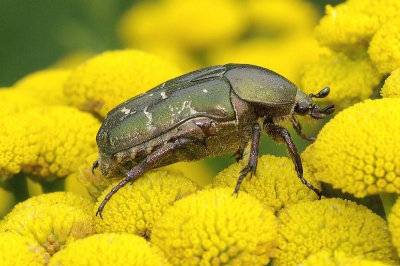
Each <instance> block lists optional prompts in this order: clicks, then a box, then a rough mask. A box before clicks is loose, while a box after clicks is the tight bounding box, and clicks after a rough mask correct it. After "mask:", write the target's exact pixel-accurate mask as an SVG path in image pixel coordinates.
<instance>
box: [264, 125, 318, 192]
mask: <svg viewBox="0 0 400 266" xmlns="http://www.w3.org/2000/svg"><path fill="white" fill-rule="evenodd" d="M264 130H265V132H266V133H267V134H268V136H269V137H270V138H271V139H272V140H274V141H275V142H282V141H284V142H285V144H286V147H287V149H288V153H289V155H290V157H291V158H292V161H293V163H294V166H295V169H296V172H297V176H298V177H299V178H300V180H301V182H302V183H303V184H304V185H306V186H307V187H308V188H309V189H311V190H312V191H314V192H315V194H317V195H318V198H319V199H321V195H322V193H321V191H320V190H318V189H316V188H315V187H314V186H313V185H311V184H310V183H308V182H307V180H306V179H305V178H304V177H303V164H302V162H301V158H300V155H299V153H298V152H297V148H296V146H295V145H294V143H293V140H292V138H291V137H290V134H289V131H288V130H287V129H286V128H284V127H282V126H280V125H276V124H273V123H264Z"/></svg>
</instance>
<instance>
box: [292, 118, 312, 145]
mask: <svg viewBox="0 0 400 266" xmlns="http://www.w3.org/2000/svg"><path fill="white" fill-rule="evenodd" d="M290 121H292V125H293V128H294V130H296V133H297V135H299V136H300V137H301V138H302V139H305V140H308V141H315V138H314V137H308V136H306V135H304V134H303V132H301V125H300V122H299V120H298V119H297V117H296V116H295V115H292V117H291V118H290Z"/></svg>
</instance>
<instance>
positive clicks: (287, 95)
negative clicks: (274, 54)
mask: <svg viewBox="0 0 400 266" xmlns="http://www.w3.org/2000/svg"><path fill="white" fill-rule="evenodd" d="M224 77H226V78H227V79H228V80H229V82H230V84H231V86H232V89H233V90H234V92H235V93H236V94H237V95H238V96H239V97H240V98H241V99H243V100H245V101H247V102H251V103H259V104H261V105H263V106H265V107H281V106H287V107H288V108H292V107H293V105H294V100H295V97H296V93H297V90H298V89H297V87H296V85H294V84H293V83H292V82H290V81H289V80H287V79H286V78H285V77H283V76H281V75H279V74H278V73H275V72H273V71H271V70H269V69H266V68H262V67H258V66H253V65H245V64H241V65H238V64H228V65H226V72H225V74H224Z"/></svg>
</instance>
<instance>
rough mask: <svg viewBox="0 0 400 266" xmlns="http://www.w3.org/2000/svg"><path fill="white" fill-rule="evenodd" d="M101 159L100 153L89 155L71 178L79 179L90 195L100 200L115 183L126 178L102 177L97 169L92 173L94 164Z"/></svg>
mask: <svg viewBox="0 0 400 266" xmlns="http://www.w3.org/2000/svg"><path fill="white" fill-rule="evenodd" d="M98 157H99V155H98V153H97V152H96V153H93V154H91V155H89V156H88V157H87V158H86V159H85V161H84V162H83V163H82V164H81V165H80V166H79V168H78V171H76V172H74V173H72V174H71V176H70V177H71V178H74V177H75V178H77V179H78V181H79V182H80V183H81V184H82V185H84V186H85V188H86V190H87V191H88V192H89V194H90V195H91V196H92V197H94V198H96V199H97V198H98V197H100V196H101V194H102V193H103V191H104V190H105V189H106V188H107V187H108V186H109V185H110V184H111V183H113V182H116V181H120V180H121V178H123V177H124V176H116V177H114V178H104V177H103V176H102V175H101V172H100V168H99V167H98V168H96V169H95V171H94V174H93V173H92V166H93V162H94V161H96V160H97V158H98Z"/></svg>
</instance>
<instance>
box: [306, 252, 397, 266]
mask: <svg viewBox="0 0 400 266" xmlns="http://www.w3.org/2000/svg"><path fill="white" fill-rule="evenodd" d="M332 253H333V254H332ZM344 265H346V266H389V265H390V264H386V263H383V262H380V261H372V260H366V259H363V258H360V257H359V256H356V257H348V256H346V254H345V252H340V251H339V252H336V251H330V252H329V251H327V250H322V251H319V252H317V253H316V254H312V255H310V256H309V257H308V258H307V259H306V260H304V261H303V262H302V263H300V264H299V266H344Z"/></svg>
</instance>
